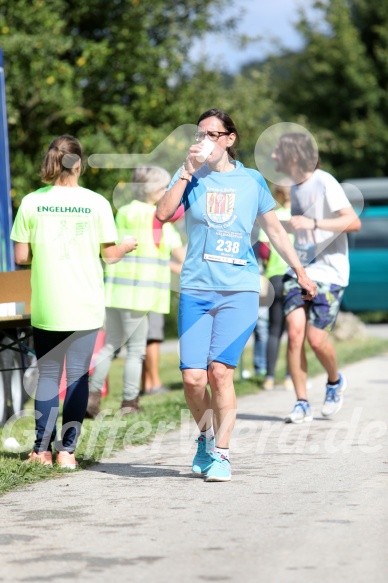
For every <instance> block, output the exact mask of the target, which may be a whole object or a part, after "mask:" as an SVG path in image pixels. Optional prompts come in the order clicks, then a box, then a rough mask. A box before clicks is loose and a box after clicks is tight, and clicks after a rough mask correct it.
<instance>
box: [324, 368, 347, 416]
mask: <svg viewBox="0 0 388 583" xmlns="http://www.w3.org/2000/svg"><path fill="white" fill-rule="evenodd" d="M338 376H339V380H340V382H339V383H338V384H337V385H329V383H328V384H327V385H326V396H325V401H324V403H323V407H322V415H323V416H324V417H333V416H334V415H335V414H336V413H338V411H339V410H340V409H341V407H342V404H343V402H344V391H345V390H346V386H347V382H346V378H345V377H344V375H342V374H341V373H338Z"/></svg>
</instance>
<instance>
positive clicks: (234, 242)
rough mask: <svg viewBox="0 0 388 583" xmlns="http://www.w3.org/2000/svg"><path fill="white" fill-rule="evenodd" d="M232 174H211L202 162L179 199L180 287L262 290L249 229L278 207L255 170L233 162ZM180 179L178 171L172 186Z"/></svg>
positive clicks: (212, 172)
mask: <svg viewBox="0 0 388 583" xmlns="http://www.w3.org/2000/svg"><path fill="white" fill-rule="evenodd" d="M235 165H236V168H235V169H234V170H232V171H230V172H214V171H212V170H210V169H209V168H208V167H207V165H206V164H204V165H203V166H202V167H201V168H200V170H199V171H198V172H196V173H195V175H194V176H193V178H192V181H191V182H189V183H188V185H187V187H186V189H185V192H184V194H183V197H182V203H183V205H184V208H185V221H186V232H187V236H188V248H187V254H186V259H185V262H184V264H183V268H182V273H181V288H185V289H198V290H219V291H255V292H259V291H260V275H259V268H258V265H257V260H256V258H255V255H254V252H253V249H252V246H251V231H252V228H253V225H254V222H255V219H256V217H257V215H262V214H265V213H267V212H268V211H270V210H272V209H273V208H274V207H275V206H276V205H275V201H274V199H273V197H272V195H271V193H270V191H269V189H268V186H267V184H266V182H265V180H264V178H263V177H262V175H261V174H260V173H259V172H258V171H257V170H252V169H250V168H244V166H243V164H241V162H235ZM178 179H179V171H178V172H177V173H176V174H175V176H174V177H173V179H172V181H171V184H170V187H171V186H172V185H173V184H174V183H175V182H176V181H177V180H178Z"/></svg>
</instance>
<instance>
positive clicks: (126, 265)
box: [105, 200, 182, 314]
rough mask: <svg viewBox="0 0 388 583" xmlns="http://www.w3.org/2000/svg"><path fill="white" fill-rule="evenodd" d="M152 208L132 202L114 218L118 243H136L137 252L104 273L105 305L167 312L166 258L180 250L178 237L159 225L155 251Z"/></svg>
mask: <svg viewBox="0 0 388 583" xmlns="http://www.w3.org/2000/svg"><path fill="white" fill-rule="evenodd" d="M154 213H155V207H154V206H152V205H150V204H147V203H144V202H140V201H137V200H134V201H133V202H131V203H130V204H128V205H125V206H123V207H121V208H120V209H119V211H118V213H117V215H116V226H117V232H118V234H119V240H121V239H122V238H123V237H124V236H125V235H133V236H134V237H136V239H137V248H136V250H135V251H132V252H131V253H128V254H127V255H125V256H124V258H123V259H122V260H121V261H119V262H118V263H114V264H113V265H107V266H106V270H105V305H106V306H107V307H111V308H126V309H130V310H138V311H152V312H158V313H161V314H167V313H168V312H169V311H170V281H171V275H170V265H169V263H170V256H171V250H172V249H174V248H176V247H180V246H181V245H182V241H181V238H180V235H179V233H178V232H177V231H176V229H175V228H174V227H173V226H172V225H171V224H170V223H166V224H164V225H163V230H162V237H161V240H160V245H159V247H156V245H155V243H154V239H153V232H152V222H153V217H154Z"/></svg>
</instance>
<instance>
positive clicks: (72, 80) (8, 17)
mask: <svg viewBox="0 0 388 583" xmlns="http://www.w3.org/2000/svg"><path fill="white" fill-rule="evenodd" d="M224 3H225V0H181V1H179V0H178V1H176V0H152V2H151V1H146V0H142V1H140V0H115V1H114V2H106V1H105V0H89V1H88V2H87V3H80V2H76V1H75V0H32V1H31V0H13V1H12V2H9V0H0V31H1V45H2V47H3V50H4V56H5V68H6V82H7V106H8V118H9V129H10V131H9V133H10V148H11V173H12V182H13V188H14V190H15V191H16V194H17V197H20V196H22V195H24V194H25V193H27V192H29V191H31V190H33V189H34V188H36V187H37V186H39V184H40V181H39V177H38V174H37V169H38V168H39V166H40V160H41V155H42V152H43V151H44V150H45V149H46V148H47V145H48V143H49V142H50V141H51V139H52V138H53V137H55V136H56V135H59V134H64V133H68V134H73V135H76V136H77V137H78V138H79V139H80V140H81V142H82V143H83V145H84V146H85V149H86V151H87V153H89V154H91V153H94V152H117V153H120V152H149V151H151V150H152V148H153V147H154V146H156V145H157V144H158V143H159V142H160V141H161V140H162V139H163V138H164V137H165V136H166V135H168V134H169V133H170V132H171V131H172V129H174V128H175V127H176V126H177V125H179V124H182V123H187V121H188V119H190V118H192V113H193V112H194V111H196V108H197V106H196V105H195V102H192V101H191V102H189V101H180V100H179V99H178V100H177V95H179V94H182V91H181V90H180V82H181V79H182V78H185V76H187V75H186V71H187V70H189V69H188V68H189V61H188V59H187V53H188V50H189V47H190V44H191V42H192V40H193V39H194V38H198V37H200V36H202V35H203V34H204V33H205V32H206V31H209V30H215V29H216V28H217V27H220V26H231V25H232V23H231V22H229V23H228V22H223V21H222V19H221V20H220V19H219V11H220V9H221V7H222V6H223V4H224ZM216 11H217V18H216V17H215V16H214V13H215V12H216ZM216 22H217V24H215V23H216ZM219 22H221V24H218V23H219ZM183 93H184V92H183ZM128 176H129V172H128V171H107V170H99V169H98V168H95V169H92V171H90V172H88V173H87V175H86V176H85V178H84V183H85V185H86V186H88V187H90V188H92V189H95V190H97V191H99V192H102V193H103V194H105V195H106V196H107V197H110V196H111V193H112V190H113V188H114V186H115V185H116V184H117V182H118V181H120V180H124V181H125V180H127V179H128Z"/></svg>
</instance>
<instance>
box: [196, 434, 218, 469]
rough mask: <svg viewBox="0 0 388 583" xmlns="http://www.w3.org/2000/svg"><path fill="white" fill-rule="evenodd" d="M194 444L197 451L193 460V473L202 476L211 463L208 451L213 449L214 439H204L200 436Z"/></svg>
mask: <svg viewBox="0 0 388 583" xmlns="http://www.w3.org/2000/svg"><path fill="white" fill-rule="evenodd" d="M195 442H196V443H198V449H197V453H196V454H195V456H194V459H193V466H192V468H193V473H194V474H197V475H199V476H204V475H205V474H206V472H207V470H208V468H209V466H210V464H211V463H212V461H213V460H212V458H211V457H210V451H211V450H212V449H214V445H215V442H214V437H213V438H212V439H206V438H205V437H203V436H202V435H200V436H199V437H198V439H196V440H195Z"/></svg>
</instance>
